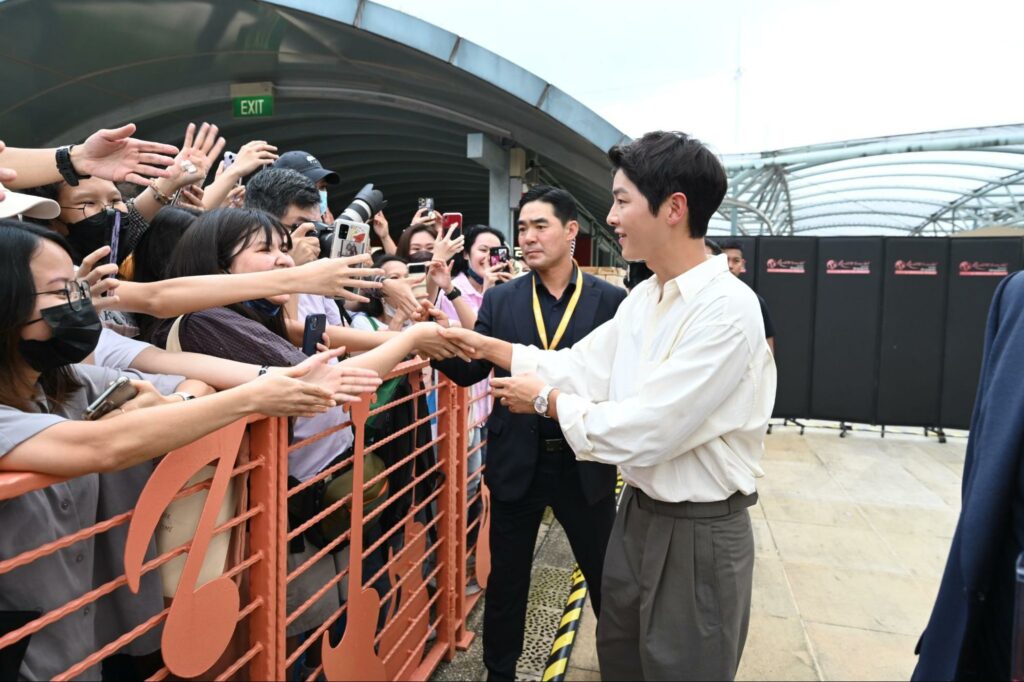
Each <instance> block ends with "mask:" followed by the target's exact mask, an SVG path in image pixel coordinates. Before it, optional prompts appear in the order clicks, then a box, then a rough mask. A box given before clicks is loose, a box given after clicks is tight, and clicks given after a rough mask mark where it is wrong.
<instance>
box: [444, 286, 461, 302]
mask: <svg viewBox="0 0 1024 682" xmlns="http://www.w3.org/2000/svg"><path fill="white" fill-rule="evenodd" d="M459 296H462V291H460V290H459V288H458V287H452V290H451V291H449V292H447V293H445V295H444V297H445V298H447V299H448V300H449V301H454V300H455V299H457V298H458V297H459Z"/></svg>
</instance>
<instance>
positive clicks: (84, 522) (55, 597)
mask: <svg viewBox="0 0 1024 682" xmlns="http://www.w3.org/2000/svg"><path fill="white" fill-rule="evenodd" d="M75 371H76V373H77V375H78V378H79V379H80V380H81V381H82V383H83V384H84V388H83V389H82V390H80V391H76V392H75V393H74V394H72V395H71V396H70V397H69V398H68V400H67V401H66V403H65V404H64V405H54V404H51V403H50V402H49V401H48V400H47V399H46V397H45V396H44V395H43V394H42V392H41V391H37V393H36V396H35V397H34V399H33V403H32V408H31V409H32V411H30V412H24V411H22V410H18V409H16V408H13V407H8V406H6V405H0V457H2V456H4V455H6V454H7V453H8V452H9V451H11V450H12V449H14V448H15V447H17V446H18V445H19V444H21V443H22V442H24V441H26V440H28V439H30V438H32V437H33V436H36V435H38V434H39V433H41V432H43V431H45V430H46V429H48V428H50V427H51V426H53V425H55V424H59V423H61V422H63V421H65V420H68V419H80V418H81V417H82V414H83V413H84V412H85V409H86V407H88V405H89V403H90V402H91V401H92V400H94V399H95V398H96V397H97V396H98V395H99V394H100V393H102V392H103V390H104V389H105V388H106V386H107V385H108V384H109V383H110V382H111V381H113V380H115V379H117V377H118V376H121V374H125V375H126V376H130V377H132V378H136V379H145V380H147V381H151V382H152V383H153V384H154V385H155V386H156V388H157V390H159V391H160V392H161V393H171V392H173V391H174V389H175V388H176V387H177V385H178V384H179V383H181V381H182V380H183V377H156V376H152V375H143V374H140V373H137V372H123V373H121V372H116V371H113V370H109V369H103V368H101V367H94V366H91V365H76V366H75ZM151 470H152V465H151V464H149V463H146V464H144V465H139V466H136V467H133V468H131V469H126V470H124V471H120V472H115V473H113V474H88V475H86V476H80V477H78V478H74V479H71V480H69V481H66V482H64V483H57V484H54V485H52V486H50V487H48V488H44V489H42V490H35V491H32V492H30V493H26V494H24V495H20V496H18V497H16V498H13V499H10V500H3V501H0V529H3V530H2V532H0V560H5V559H10V558H13V557H15V556H18V555H19V554H21V553H22V552H26V551H30V550H34V549H36V548H38V547H40V546H42V545H44V544H46V543H49V542H53V541H55V540H57V539H59V538H61V537H64V536H66V535H69V534H71V533H74V532H76V531H78V530H81V529H83V528H88V527H90V526H92V525H94V524H95V523H96V522H97V521H101V520H104V519H106V518H109V517H110V516H113V515H114V514H115V513H120V512H118V511H115V510H120V511H126V510H127V509H130V508H131V507H133V506H134V504H135V501H136V500H137V499H138V495H139V492H140V491H141V489H142V488H141V485H139V484H140V482H141V484H142V485H144V484H145V479H146V477H147V476H148V471H151ZM125 533H126V530H125V529H123V528H122V529H120V533H119V536H115V535H111V534H110V533H103V534H101V536H100V538H98V539H94V538H88V539H85V540H81V541H79V542H77V543H75V544H74V545H71V546H70V547H67V548H65V549H61V550H58V551H56V552H54V553H52V554H49V555H47V556H46V557H43V558H42V559H38V560H36V561H33V562H32V563H30V564H28V565H26V566H23V567H21V568H18V569H15V570H13V571H11V572H9V573H6V574H3V575H0V610H3V611H26V610H27V611H38V612H41V613H47V612H49V611H52V610H54V609H56V608H59V607H61V606H63V605H64V604H66V603H68V602H69V601H71V600H73V599H75V598H77V597H80V596H82V595H83V594H85V593H86V592H88V591H90V590H91V589H93V588H94V587H96V586H98V585H100V584H103V583H105V582H107V581H108V580H110V579H111V578H113V577H115V576H117V575H121V573H123V568H122V569H120V570H118V569H117V568H116V567H123V563H124V535H125ZM108 536H109V537H108ZM151 551H152V547H151ZM112 570H116V571H117V572H116V573H112ZM149 575H151V576H153V577H152V578H151V579H150V580H149V581H145V580H144V582H143V585H142V589H141V590H140V592H139V594H138V595H131V594H130V593H129V592H128V590H127V588H124V587H122V588H120V589H119V590H117V591H116V592H115V593H114V594H113V595H110V596H108V597H105V598H103V599H101V600H100V601H99V602H97V603H96V604H94V605H90V606H85V607H83V608H81V609H79V610H77V611H75V612H73V613H71V614H68V615H67V616H65V617H64V618H62V619H61V620H59V621H57V622H56V623H54V624H53V625H50V626H49V627H46V628H43V629H42V630H41V631H39V632H37V633H36V634H34V635H32V638H31V640H30V641H29V646H28V650H27V651H26V652H25V658H24V660H23V661H22V664H21V669H20V671H19V676H20V677H22V678H24V679H34V680H48V679H51V678H52V677H54V676H55V675H57V674H59V673H61V672H63V671H64V670H66V669H67V668H69V667H70V666H72V665H74V664H75V663H77V662H79V661H81V660H82V659H84V658H85V657H86V656H87V655H89V654H90V653H92V652H94V651H96V650H97V649H99V648H100V647H101V646H103V645H104V644H106V643H108V642H111V641H113V640H114V639H116V638H117V637H118V636H120V635H122V634H124V632H126V631H127V630H126V629H121V628H123V625H124V624H125V623H128V622H134V624H135V625H137V624H139V623H141V622H142V621H143V620H145V619H147V618H149V617H151V616H153V615H155V614H157V613H159V612H160V611H161V610H162V609H163V601H162V598H161V589H160V585H159V579H158V577H157V576H156V574H155V573H152V574H149ZM104 576H106V577H104ZM97 612H99V613H97ZM115 627H116V628H117V629H116V630H112V628H115ZM132 627H134V625H133V626H132ZM149 639H150V640H151V641H147V642H145V643H140V645H139V646H138V647H136V648H135V650H136V651H139V649H147V648H148V650H149V651H153V650H155V649H156V647H157V646H158V645H159V643H158V641H157V639H156V638H155V637H150V638H149ZM99 677H100V669H99V666H93V667H92V668H90V669H89V670H87V671H86V672H85V673H84V674H83V675H81V676H80V678H79V679H87V680H88V679H99Z"/></svg>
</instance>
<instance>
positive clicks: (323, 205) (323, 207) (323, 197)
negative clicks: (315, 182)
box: [319, 189, 327, 216]
mask: <svg viewBox="0 0 1024 682" xmlns="http://www.w3.org/2000/svg"><path fill="white" fill-rule="evenodd" d="M319 191H320V215H321V216H322V215H323V214H325V213H327V190H325V189H322V190H319Z"/></svg>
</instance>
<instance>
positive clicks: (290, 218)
mask: <svg viewBox="0 0 1024 682" xmlns="http://www.w3.org/2000/svg"><path fill="white" fill-rule="evenodd" d="M319 221H320V207H319V206H317V205H313V206H307V207H305V208H299V207H298V206H296V205H295V204H291V205H289V206H288V210H287V211H285V213H284V215H283V216H281V223H282V224H283V225H284V226H285V227H287V228H288V231H289V232H290V231H292V230H294V229H295V228H296V227H298V226H299V225H301V224H302V223H316V222H319Z"/></svg>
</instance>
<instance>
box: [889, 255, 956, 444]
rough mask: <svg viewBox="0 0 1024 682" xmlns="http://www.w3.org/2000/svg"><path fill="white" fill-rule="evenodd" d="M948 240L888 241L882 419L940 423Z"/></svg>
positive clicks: (899, 422) (907, 423) (896, 422)
mask: <svg viewBox="0 0 1024 682" xmlns="http://www.w3.org/2000/svg"><path fill="white" fill-rule="evenodd" d="M949 241H950V240H949V239H947V238H923V237H894V238H891V239H886V240H885V271H884V280H885V281H884V286H883V296H882V343H881V355H880V358H879V365H878V423H880V424H892V425H903V426H937V425H938V424H939V400H940V391H941V387H942V353H943V349H944V347H945V343H944V338H945V330H946V292H947V289H948V287H949V275H950V269H949Z"/></svg>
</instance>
